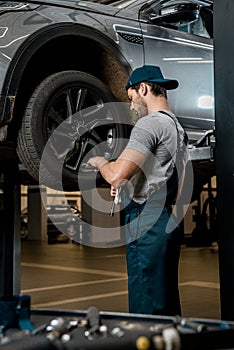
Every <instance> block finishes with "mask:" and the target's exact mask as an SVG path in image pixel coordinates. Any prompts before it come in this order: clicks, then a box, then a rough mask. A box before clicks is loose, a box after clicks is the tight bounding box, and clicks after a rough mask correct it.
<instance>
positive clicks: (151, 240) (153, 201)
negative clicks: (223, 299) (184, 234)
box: [124, 178, 181, 316]
mask: <svg viewBox="0 0 234 350" xmlns="http://www.w3.org/2000/svg"><path fill="white" fill-rule="evenodd" d="M170 180H171V183H170ZM170 180H169V181H168V183H167V186H165V187H166V190H165V189H164V191H163V190H162V191H161V193H156V194H154V195H153V196H151V197H150V198H149V199H148V200H147V202H146V203H144V204H138V203H136V202H134V201H133V200H132V201H130V202H129V204H128V205H127V206H126V208H125V209H124V215H125V228H126V229H125V230H126V235H127V239H128V241H130V243H128V244H127V250H126V259H127V270H128V293H129V294H128V295H129V312H130V313H140V314H153V315H168V316H174V315H180V314H181V308H180V298H179V290H178V264H179V257H180V242H181V232H180V229H179V227H177V226H176V224H175V226H174V229H173V231H171V232H168V231H170V229H169V230H168V226H167V225H168V222H169V218H170V220H171V219H172V216H171V213H172V206H171V205H172V202H173V200H172V198H173V197H174V194H173V195H172V196H171V194H172V192H173V191H171V189H172V187H173V186H175V181H174V179H172V178H171V179H170ZM159 192H160V191H159ZM162 193H165V195H162ZM170 222H171V221H170Z"/></svg>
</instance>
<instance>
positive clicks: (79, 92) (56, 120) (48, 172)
mask: <svg viewBox="0 0 234 350" xmlns="http://www.w3.org/2000/svg"><path fill="white" fill-rule="evenodd" d="M113 102H114V103H113ZM115 102H116V100H115V98H114V96H113V94H112V93H111V92H110V90H109V89H108V88H107V87H106V86H105V85H104V84H103V83H102V82H101V81H100V80H99V79H97V78H96V77H94V76H92V75H90V74H87V73H84V72H80V71H63V72H59V73H55V74H53V75H51V76H49V77H47V78H46V79H45V80H44V81H42V82H41V83H40V85H39V86H38V87H37V88H36V89H35V91H34V92H33V94H32V95H31V98H30V100H29V102H28V104H27V107H26V110H25V113H24V116H23V120H22V125H21V129H20V130H19V133H18V140H17V153H18V156H19V159H20V161H21V162H22V164H23V165H24V167H25V168H26V170H27V171H28V173H29V174H30V175H31V176H32V177H33V178H34V179H36V180H39V179H40V183H41V184H44V185H46V186H48V187H51V188H54V189H61V183H62V186H63V189H64V190H66V191H73V190H78V189H79V184H80V183H81V182H82V186H83V187H84V188H85V189H87V188H89V187H90V186H93V181H92V180H93V179H94V178H95V181H96V180H97V183H98V184H100V183H102V181H103V179H102V178H101V176H100V175H98V176H97V174H95V173H94V172H93V171H89V172H87V169H86V170H84V169H83V168H82V166H81V165H82V164H83V163H84V162H85V161H87V158H86V156H87V155H88V156H87V157H88V158H89V157H91V156H95V155H99V156H106V157H108V159H115V158H116V157H117V156H118V155H119V154H120V152H121V151H122V149H123V147H124V145H125V142H126V141H125V140H126V136H127V127H125V126H124V125H123V124H122V123H121V118H123V113H119V108H120V105H119V104H118V103H117V102H116V103H115ZM116 106H118V107H116ZM121 108H122V107H121ZM125 117H126V115H125ZM125 123H126V118H125ZM48 140H49V141H48ZM44 150H46V151H44ZM43 152H44V153H43ZM42 157H43V165H42V162H41V159H42ZM61 164H62V165H61ZM61 169H62V170H61ZM82 169H83V170H82ZM61 173H62V174H61Z"/></svg>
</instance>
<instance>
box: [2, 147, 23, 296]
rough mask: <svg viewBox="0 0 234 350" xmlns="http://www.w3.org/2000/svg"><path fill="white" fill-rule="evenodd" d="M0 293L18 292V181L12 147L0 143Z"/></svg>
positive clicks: (19, 258) (3, 294)
mask: <svg viewBox="0 0 234 350" xmlns="http://www.w3.org/2000/svg"><path fill="white" fill-rule="evenodd" d="M0 171H1V183H2V186H1V190H2V193H1V200H2V203H1V211H0V217H1V222H0V279H1V281H0V296H12V295H13V294H18V293H20V281H21V267H20V263H21V241H20V181H19V168H18V162H17V157H16V153H15V150H14V148H11V147H8V146H6V145H5V146H3V145H1V147H0Z"/></svg>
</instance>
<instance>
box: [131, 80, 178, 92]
mask: <svg viewBox="0 0 234 350" xmlns="http://www.w3.org/2000/svg"><path fill="white" fill-rule="evenodd" d="M143 81H145V82H149V83H155V84H158V85H161V86H163V87H164V88H165V89H166V90H173V89H176V88H177V87H178V86H179V82H178V81H177V80H173V79H155V80H153V79H152V80H142V81H137V82H134V84H133V83H131V82H130V81H128V82H127V84H126V86H125V87H126V90H128V89H129V88H130V87H131V86H133V85H135V84H138V83H141V82H143Z"/></svg>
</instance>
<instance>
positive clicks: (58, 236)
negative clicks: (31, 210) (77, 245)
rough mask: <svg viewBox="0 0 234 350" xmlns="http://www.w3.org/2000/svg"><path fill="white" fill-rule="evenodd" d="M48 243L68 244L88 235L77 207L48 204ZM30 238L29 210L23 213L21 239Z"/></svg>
mask: <svg viewBox="0 0 234 350" xmlns="http://www.w3.org/2000/svg"><path fill="white" fill-rule="evenodd" d="M46 212H47V236H48V243H49V244H53V243H67V242H69V240H70V239H71V240H73V239H75V238H79V240H80V241H81V240H82V237H81V235H82V234H87V233H88V232H87V226H86V225H85V221H84V220H83V219H82V218H81V214H80V211H79V209H78V207H77V206H75V205H65V204H47V206H46ZM27 238H28V208H27V207H26V208H24V209H23V210H22V211H21V239H23V240H25V239H27Z"/></svg>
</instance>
